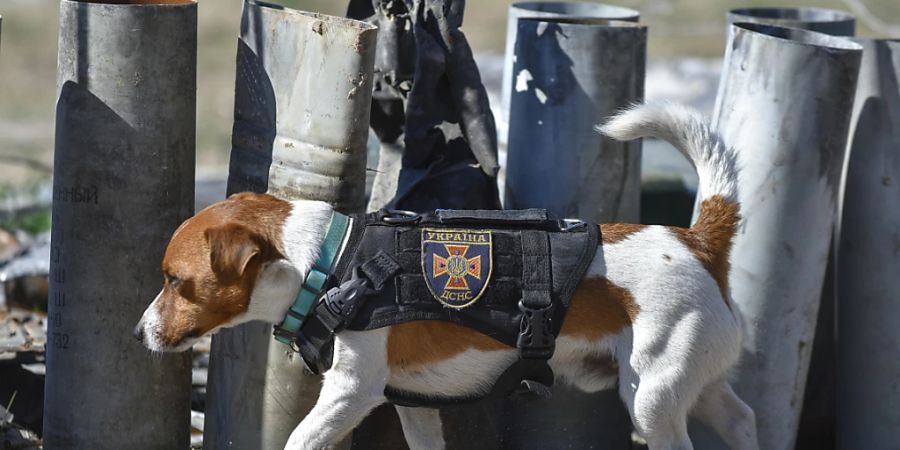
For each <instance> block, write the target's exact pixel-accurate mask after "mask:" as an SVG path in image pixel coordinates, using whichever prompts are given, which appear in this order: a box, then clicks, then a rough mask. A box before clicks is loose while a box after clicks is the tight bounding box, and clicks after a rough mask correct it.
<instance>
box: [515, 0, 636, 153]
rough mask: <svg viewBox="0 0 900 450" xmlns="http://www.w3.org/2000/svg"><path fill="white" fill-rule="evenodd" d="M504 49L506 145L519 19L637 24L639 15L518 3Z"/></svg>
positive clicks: (608, 8)
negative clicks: (621, 21)
mask: <svg viewBox="0 0 900 450" xmlns="http://www.w3.org/2000/svg"><path fill="white" fill-rule="evenodd" d="M506 17H507V18H506V50H505V51H504V53H503V55H504V58H503V78H502V84H501V91H500V117H497V124H498V128H500V140H501V141H503V142H506V138H507V133H506V132H505V131H506V130H507V127H508V124H509V101H510V98H511V95H512V91H513V89H512V87H513V83H514V74H513V65H514V64H515V61H516V55H515V50H516V33H518V22H519V19H526V18H532V19H534V18H542V17H545V18H569V19H576V18H580V19H605V20H625V21H629V22H637V21H638V19H640V13H639V12H637V11H635V10H633V9H629V8H623V7H621V6H612V5H604V4H601V3H590V2H518V3H513V4H512V5H509V11H508V13H507V16H506Z"/></svg>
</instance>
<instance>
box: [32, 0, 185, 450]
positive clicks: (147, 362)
mask: <svg viewBox="0 0 900 450" xmlns="http://www.w3.org/2000/svg"><path fill="white" fill-rule="evenodd" d="M57 67H58V74H57V89H58V98H57V104H56V148H55V156H54V177H53V225H52V231H51V236H52V237H51V240H52V249H51V257H50V299H49V318H48V319H49V320H48V327H49V330H48V342H47V378H46V391H45V399H44V435H43V440H44V448H47V449H90V450H94V449H123V448H129V449H158V448H187V447H188V446H189V442H190V421H189V414H190V386H191V381H190V380H191V371H190V354H189V353H180V354H162V355H150V354H148V353H147V351H146V349H144V348H143V346H141V345H140V343H139V342H137V341H135V340H134V338H133V337H132V336H131V330H132V328H133V327H134V324H135V323H137V321H138V319H140V317H141V314H142V312H143V310H144V308H146V306H147V304H148V303H149V302H150V301H151V300H152V299H153V298H154V297H155V296H156V294H157V293H159V290H160V288H161V286H162V281H163V280H162V274H161V273H160V269H159V262H160V261H161V260H162V256H163V252H164V251H165V247H166V243H167V242H168V239H169V237H170V236H171V234H172V232H173V231H174V230H175V229H176V228H177V227H178V225H179V224H181V222H182V221H183V220H184V219H186V218H188V217H190V216H191V215H192V214H193V208H194V141H195V128H196V126H195V122H196V120H195V119H196V111H195V103H196V87H197V86H196V67H197V4H196V3H195V2H194V1H191V0H187V1H160V2H158V3H157V2H148V1H133V2H128V1H119V2H104V3H92V2H87V1H73V0H62V1H61V2H60V14H59V59H58V66H57Z"/></svg>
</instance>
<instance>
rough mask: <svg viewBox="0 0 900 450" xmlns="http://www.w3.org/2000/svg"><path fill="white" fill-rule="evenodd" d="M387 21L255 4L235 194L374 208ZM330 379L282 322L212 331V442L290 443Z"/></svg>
mask: <svg viewBox="0 0 900 450" xmlns="http://www.w3.org/2000/svg"><path fill="white" fill-rule="evenodd" d="M375 41H376V28H375V27H373V26H371V25H369V24H366V23H363V22H358V21H355V20H349V19H344V18H340V17H332V16H326V15H321V14H313V13H306V12H301V11H297V10H293V9H290V8H283V7H280V6H277V5H270V4H266V3H261V2H253V1H248V2H245V3H244V12H243V16H242V19H241V35H240V39H239V40H238V53H237V79H236V86H235V108H234V109H235V113H234V116H235V123H234V135H233V137H232V151H231V165H230V176H229V180H228V192H229V193H234V192H241V191H255V192H265V191H268V192H269V193H271V194H273V195H276V196H278V197H282V198H286V199H297V198H305V199H316V200H323V201H326V202H329V203H331V204H332V205H334V206H335V207H336V208H337V209H339V210H341V211H344V212H358V211H362V210H363V207H364V205H365V199H364V190H365V176H366V174H365V167H366V140H367V136H368V124H369V109H370V107H371V95H372V67H373V61H374V52H375ZM320 386H321V381H320V379H319V378H318V377H313V376H311V375H308V373H307V372H306V371H305V370H304V369H303V364H302V362H301V361H300V360H299V359H298V358H292V352H291V351H290V349H288V348H287V347H286V346H284V345H282V344H280V343H278V342H276V341H274V340H273V339H272V326H271V325H269V324H264V323H251V324H246V325H242V326H239V327H236V328H233V329H228V330H223V331H222V332H220V333H219V334H217V335H216V336H215V337H214V338H213V347H212V354H211V361H210V368H209V386H208V400H207V402H208V407H207V411H206V426H205V427H204V439H205V440H204V448H207V449H225V448H234V449H244V448H248V449H249V448H252V449H263V450H268V449H281V448H283V447H284V444H285V443H286V442H287V439H288V436H289V435H290V432H291V431H292V430H293V429H294V427H295V426H296V425H297V424H298V423H300V421H301V420H302V419H303V417H305V416H306V413H307V412H308V411H309V409H311V408H312V406H313V404H314V402H315V400H316V398H317V396H318V391H319V388H320Z"/></svg>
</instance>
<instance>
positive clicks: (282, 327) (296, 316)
mask: <svg viewBox="0 0 900 450" xmlns="http://www.w3.org/2000/svg"><path fill="white" fill-rule="evenodd" d="M349 228H350V217H348V216H345V215H343V214H341V213H339V212H337V211H334V212H332V214H331V219H330V220H329V223H328V231H327V232H326V233H325V240H324V241H322V248H321V250H320V252H319V258H318V259H317V260H316V263H315V264H313V267H312V269H310V270H309V274H308V275H307V276H306V279H305V280H303V284H302V285H301V286H300V291H299V292H298V293H297V298H296V299H295V300H294V304H293V305H291V307H290V308H289V309H288V312H287V314H286V315H285V316H284V320H282V321H281V323H280V324H278V325H276V326H275V339H276V340H277V341H278V342H281V343H283V344H287V345H292V344H293V341H294V338H295V337H296V336H297V333H298V332H299V331H300V327H301V326H302V325H303V321H304V320H306V317H307V316H309V311H310V310H311V309H312V308H313V306H315V304H316V300H317V299H318V298H319V295H321V294H322V291H323V290H324V288H325V282H326V281H327V280H328V274H330V273H331V270H332V268H333V267H334V264H335V262H337V259H338V256H340V251H341V246H342V245H343V243H344V238H345V237H346V236H347V230H348V229H349Z"/></svg>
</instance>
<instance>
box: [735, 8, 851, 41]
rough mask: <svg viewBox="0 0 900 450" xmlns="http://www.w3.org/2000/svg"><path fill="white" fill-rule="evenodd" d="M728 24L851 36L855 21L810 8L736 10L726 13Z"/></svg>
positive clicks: (845, 14)
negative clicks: (786, 28) (737, 23)
mask: <svg viewBox="0 0 900 450" xmlns="http://www.w3.org/2000/svg"><path fill="white" fill-rule="evenodd" d="M727 19H728V23H729V24H733V23H736V22H747V23H761V24H766V25H775V26H779V27H789V28H800V29H803V30H810V31H816V32H819V33H825V34H830V35H832V36H853V33H854V31H855V30H856V18H855V17H853V15H852V14H850V13H848V12H844V11H838V10H834V9H826V8H813V7H783V8H766V7H761V8H737V9H732V10H730V11H728V16H727Z"/></svg>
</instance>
